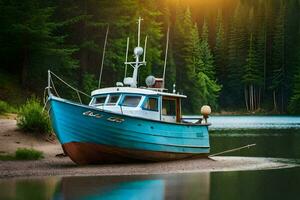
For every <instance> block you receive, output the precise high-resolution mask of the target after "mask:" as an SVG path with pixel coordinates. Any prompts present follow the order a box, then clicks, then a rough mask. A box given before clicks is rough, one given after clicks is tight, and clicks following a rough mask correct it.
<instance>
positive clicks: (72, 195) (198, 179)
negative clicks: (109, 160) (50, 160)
mask: <svg viewBox="0 0 300 200" xmlns="http://www.w3.org/2000/svg"><path fill="white" fill-rule="evenodd" d="M209 176H210V174H209V173H201V174H200V176H199V174H198V175H197V176H188V177H184V176H182V177H181V179H178V176H176V177H174V175H168V176H167V175H164V176H160V177H158V176H134V177H132V176H128V177H127V176H125V177H65V178H62V180H61V181H60V183H58V186H57V190H56V192H55V194H54V196H53V199H55V200H58V199H64V200H69V199H78V200H85V199H92V200H93V199H112V200H119V199H143V200H151V199H155V200H156V199H158V200H159V199H171V198H172V199H173V198H177V199H186V198H187V199H194V198H196V197H201V199H204V200H206V199H209V191H210V177H209ZM179 177H180V176H179Z"/></svg>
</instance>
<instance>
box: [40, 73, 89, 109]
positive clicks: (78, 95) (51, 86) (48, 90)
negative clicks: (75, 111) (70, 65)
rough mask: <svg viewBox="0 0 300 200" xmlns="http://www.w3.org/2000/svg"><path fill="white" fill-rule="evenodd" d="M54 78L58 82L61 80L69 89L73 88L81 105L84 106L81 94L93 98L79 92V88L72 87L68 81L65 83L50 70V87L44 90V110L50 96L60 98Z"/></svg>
mask: <svg viewBox="0 0 300 200" xmlns="http://www.w3.org/2000/svg"><path fill="white" fill-rule="evenodd" d="M52 76H53V77H55V78H56V79H57V80H59V81H60V82H61V83H63V84H64V85H66V86H67V87H69V88H71V89H72V90H74V91H75V92H76V94H77V97H78V100H79V102H80V104H82V98H81V96H80V94H82V95H84V96H86V97H88V98H91V96H90V95H88V94H86V93H84V92H82V91H80V90H78V89H77V88H75V87H73V86H71V85H70V84H69V83H67V82H66V81H64V80H63V79H62V78H60V77H59V76H58V75H56V74H55V73H53V72H52V71H50V70H48V86H47V87H46V88H45V90H44V98H43V99H44V109H45V107H46V105H47V102H48V99H49V96H51V95H54V96H57V97H60V95H59V93H58V91H57V90H56V87H55V85H54V82H53V79H52ZM51 90H53V91H54V93H55V94H53V93H52V91H51ZM46 91H47V93H48V96H47V95H46Z"/></svg>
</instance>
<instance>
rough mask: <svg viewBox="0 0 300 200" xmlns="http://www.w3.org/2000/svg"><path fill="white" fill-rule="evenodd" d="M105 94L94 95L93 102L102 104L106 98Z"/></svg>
mask: <svg viewBox="0 0 300 200" xmlns="http://www.w3.org/2000/svg"><path fill="white" fill-rule="evenodd" d="M106 97H107V96H106V95H105V96H99V97H96V98H95V100H94V102H93V104H96V105H103V104H104V103H105V100H106Z"/></svg>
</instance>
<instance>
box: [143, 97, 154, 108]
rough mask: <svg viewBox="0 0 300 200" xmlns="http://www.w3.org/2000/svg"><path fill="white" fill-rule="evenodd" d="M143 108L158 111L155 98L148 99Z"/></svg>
mask: <svg viewBox="0 0 300 200" xmlns="http://www.w3.org/2000/svg"><path fill="white" fill-rule="evenodd" d="M143 108H144V109H145V110H150V111H158V99H157V98H156V97H148V98H147V100H146V101H145V103H144V105H143Z"/></svg>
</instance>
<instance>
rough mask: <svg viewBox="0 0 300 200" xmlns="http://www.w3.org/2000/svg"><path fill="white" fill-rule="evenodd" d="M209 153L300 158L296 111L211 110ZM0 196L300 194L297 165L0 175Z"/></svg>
mask: <svg viewBox="0 0 300 200" xmlns="http://www.w3.org/2000/svg"><path fill="white" fill-rule="evenodd" d="M209 120H210V122H212V123H213V125H212V126H211V127H210V129H211V147H212V148H211V151H212V153H217V152H221V151H224V150H228V149H232V148H236V147H240V146H244V145H248V144H256V146H255V147H252V148H250V149H246V150H241V151H238V152H233V153H230V154H226V155H237V156H255V157H275V158H289V159H290V162H297V163H298V162H299V160H300V117H288V116H283V117H279V116H274V117H265V116H260V117H252V116H236V117H235V116H234V117H227V116H213V117H211V118H209ZM0 199H1V200H2V199H7V200H10V199H30V200H34V199H59V200H60V199H114V200H115V199H143V200H148V199H204V200H206V199H229V200H240V199H249V200H250V199H251V200H253V199H264V200H266V199H270V200H271V199H272V200H277V199H284V200H285V199H300V168H290V169H277V170H261V171H235V172H204V173H189V174H169V175H149V176H104V177H101V176H98V177H62V178H61V177H46V178H29V179H7V180H0Z"/></svg>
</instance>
